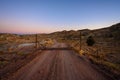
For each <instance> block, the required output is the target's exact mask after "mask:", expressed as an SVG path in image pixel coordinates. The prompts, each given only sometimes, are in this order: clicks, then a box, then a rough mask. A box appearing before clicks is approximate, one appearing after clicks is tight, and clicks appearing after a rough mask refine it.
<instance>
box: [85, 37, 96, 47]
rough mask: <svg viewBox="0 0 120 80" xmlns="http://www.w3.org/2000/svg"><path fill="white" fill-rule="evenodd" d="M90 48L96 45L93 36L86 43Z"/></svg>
mask: <svg viewBox="0 0 120 80" xmlns="http://www.w3.org/2000/svg"><path fill="white" fill-rule="evenodd" d="M86 43H87V45H88V46H93V45H94V44H95V40H94V39H93V37H92V36H89V37H88V38H87V41H86Z"/></svg>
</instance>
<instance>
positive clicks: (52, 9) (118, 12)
mask: <svg viewBox="0 0 120 80" xmlns="http://www.w3.org/2000/svg"><path fill="white" fill-rule="evenodd" d="M118 22H120V0H0V32H8V33H49V32H54V31H61V30H71V29H74V30H78V29H85V28H88V29H97V28H101V27H108V26H110V25H112V24H115V23H118Z"/></svg>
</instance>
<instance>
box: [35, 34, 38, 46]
mask: <svg viewBox="0 0 120 80" xmlns="http://www.w3.org/2000/svg"><path fill="white" fill-rule="evenodd" d="M37 42H38V41H37V34H36V35H35V43H36V48H37Z"/></svg>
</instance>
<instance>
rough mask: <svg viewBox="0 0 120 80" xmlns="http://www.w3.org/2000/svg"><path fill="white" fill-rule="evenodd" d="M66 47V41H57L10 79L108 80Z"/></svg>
mask: <svg viewBox="0 0 120 80" xmlns="http://www.w3.org/2000/svg"><path fill="white" fill-rule="evenodd" d="M65 47H66V48H67V47H68V46H67V45H66V44H64V43H56V44H55V45H54V46H53V47H52V48H53V49H48V50H47V49H46V50H44V51H43V52H42V53H40V55H38V56H37V57H36V58H35V59H33V60H32V61H31V62H30V63H28V64H27V65H25V66H23V67H22V68H21V69H19V70H18V71H16V72H15V73H14V75H13V76H11V77H10V78H9V80H108V79H107V78H106V76H104V75H103V74H102V73H101V72H99V71H98V70H97V69H95V68H94V67H93V66H92V65H91V63H89V62H88V61H86V60H85V59H84V58H82V57H80V56H78V55H76V53H75V52H74V51H72V50H69V49H68V50H67V49H64V48H65ZM55 48H56V49H55ZM109 80H110V79H109Z"/></svg>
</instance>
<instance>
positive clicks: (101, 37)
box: [51, 23, 120, 79]
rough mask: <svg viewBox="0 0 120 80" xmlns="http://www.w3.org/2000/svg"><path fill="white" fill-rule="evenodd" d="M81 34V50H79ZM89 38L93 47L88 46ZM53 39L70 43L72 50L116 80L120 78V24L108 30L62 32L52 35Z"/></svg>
mask: <svg viewBox="0 0 120 80" xmlns="http://www.w3.org/2000/svg"><path fill="white" fill-rule="evenodd" d="M80 32H81V40H82V41H81V50H80V48H79V46H80V44H79V40H80ZM89 36H92V38H93V39H94V41H95V44H94V45H93V46H88V45H87V43H86V41H87V39H88V37H89ZM51 37H52V38H56V39H58V41H60V42H65V43H68V44H69V45H71V46H72V48H73V49H74V50H75V51H77V52H78V53H80V54H81V55H85V56H86V57H88V58H89V59H90V61H91V62H92V63H94V64H96V65H99V66H100V68H102V69H103V70H105V71H106V72H108V73H109V74H111V75H112V76H113V77H115V78H116V79H117V78H119V76H120V23H118V24H115V25H112V26H110V27H107V28H102V29H96V30H89V29H83V30H78V31H74V30H71V31H65V30H64V31H61V32H54V33H51Z"/></svg>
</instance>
